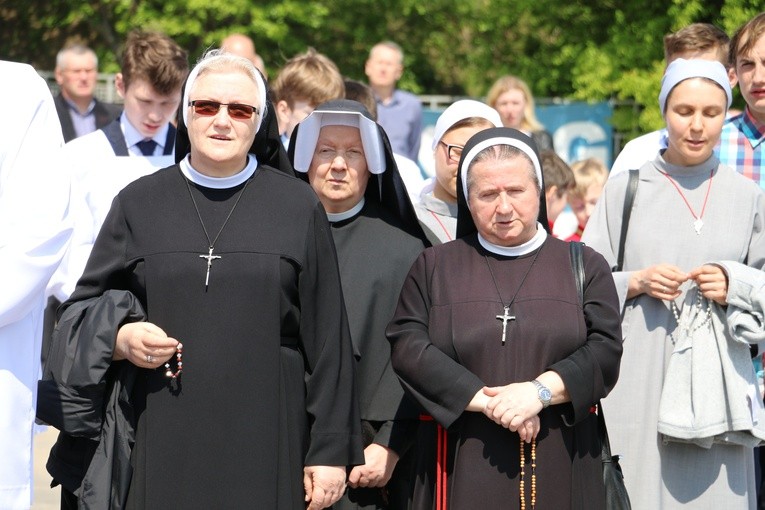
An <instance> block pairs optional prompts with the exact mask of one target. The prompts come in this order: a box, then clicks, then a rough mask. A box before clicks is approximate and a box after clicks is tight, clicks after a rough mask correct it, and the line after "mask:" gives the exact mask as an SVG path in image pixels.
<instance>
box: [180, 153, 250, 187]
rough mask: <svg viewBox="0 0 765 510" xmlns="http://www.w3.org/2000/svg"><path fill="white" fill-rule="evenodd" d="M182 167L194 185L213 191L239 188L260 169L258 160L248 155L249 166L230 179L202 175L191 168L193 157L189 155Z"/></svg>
mask: <svg viewBox="0 0 765 510" xmlns="http://www.w3.org/2000/svg"><path fill="white" fill-rule="evenodd" d="M178 166H180V167H181V172H182V173H183V175H184V176H186V178H187V179H188V180H190V181H191V182H193V183H194V184H198V185H199V186H202V187H205V188H213V189H228V188H234V187H236V186H239V185H240V184H242V183H244V182H245V181H246V180H247V179H249V178H250V177H252V175H253V174H254V173H255V170H256V169H257V168H258V160H257V159H256V158H255V156H254V155H253V154H248V155H247V166H245V167H244V169H242V170H241V171H240V172H237V173H235V174H234V175H230V176H228V177H210V176H209V175H205V174H202V173H200V172H198V171H197V170H194V167H193V166H191V155H190V154H187V155H186V157H185V158H183V160H182V161H181V162H180V163H179V164H178Z"/></svg>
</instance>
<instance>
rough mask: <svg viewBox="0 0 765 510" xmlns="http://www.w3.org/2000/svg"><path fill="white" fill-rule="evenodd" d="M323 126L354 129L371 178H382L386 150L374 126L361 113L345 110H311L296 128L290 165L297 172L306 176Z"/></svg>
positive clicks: (374, 124)
mask: <svg viewBox="0 0 765 510" xmlns="http://www.w3.org/2000/svg"><path fill="white" fill-rule="evenodd" d="M324 126H350V127H355V128H357V129H358V130H359V133H360V134H361V145H362V146H363V147H364V157H365V158H366V160H367V169H368V170H369V172H370V173H372V174H381V173H383V172H384V171H385V149H384V147H383V142H382V137H381V136H380V130H379V128H378V127H377V124H376V123H375V121H373V120H371V119H368V118H366V117H364V116H363V115H362V114H361V113H360V112H353V111H348V110H345V111H343V110H314V111H313V112H311V114H310V115H309V116H308V117H306V118H305V119H304V120H303V121H302V122H301V123H300V124H299V126H298V132H297V136H296V138H295V157H294V159H295V161H294V164H293V166H294V168H295V170H296V171H298V172H303V173H305V172H307V171H308V169H309V168H310V166H311V160H313V153H314V151H315V150H316V143H317V142H318V140H319V132H320V131H321V128H322V127H324Z"/></svg>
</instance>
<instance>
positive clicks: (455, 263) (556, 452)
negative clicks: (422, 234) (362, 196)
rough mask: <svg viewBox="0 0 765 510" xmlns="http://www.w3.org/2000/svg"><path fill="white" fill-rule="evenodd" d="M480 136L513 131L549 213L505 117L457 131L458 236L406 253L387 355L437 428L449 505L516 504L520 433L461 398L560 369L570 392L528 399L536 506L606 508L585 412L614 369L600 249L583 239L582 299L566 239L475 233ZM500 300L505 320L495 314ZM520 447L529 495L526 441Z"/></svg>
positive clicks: (426, 474) (426, 479)
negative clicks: (533, 409) (499, 245)
mask: <svg viewBox="0 0 765 510" xmlns="http://www.w3.org/2000/svg"><path fill="white" fill-rule="evenodd" d="M487 142H488V145H482V146H484V147H485V146H492V145H502V144H505V145H514V146H515V147H523V148H525V149H526V152H527V154H528V155H530V156H533V159H532V158H531V157H529V160H530V161H531V162H532V164H533V165H534V166H535V171H536V173H537V176H538V177H537V178H538V180H539V181H540V182H539V185H540V195H539V201H540V208H539V215H538V221H539V223H540V224H541V225H542V226H543V227H546V226H547V215H546V209H545V198H544V182H543V178H542V172H541V166H540V164H539V156H538V153H537V150H536V146H535V144H534V142H533V141H532V140H531V139H530V138H529V137H527V136H525V135H523V134H522V133H520V132H518V131H516V130H513V129H507V128H492V129H487V130H484V131H481V132H479V133H478V134H476V135H474V136H473V137H472V138H471V139H470V140H468V143H467V144H466V146H465V149H464V150H463V153H462V158H461V160H460V170H459V174H458V185H457V200H458V209H459V213H458V219H457V235H458V237H459V238H458V239H457V240H455V241H452V242H449V243H445V244H442V245H438V246H435V247H432V248H428V249H426V250H425V251H424V252H423V253H422V254H421V255H420V256H419V257H418V258H417V260H416V261H415V263H414V265H413V266H412V268H411V270H410V272H409V275H408V276H407V278H406V280H405V281H404V285H403V288H402V290H401V296H400V298H399V302H398V306H397V308H396V312H395V315H394V317H393V319H392V321H391V322H390V324H389V325H388V328H387V330H386V334H387V336H388V340H389V341H390V344H391V362H392V364H393V368H394V370H395V371H396V374H397V375H398V377H399V379H400V380H401V382H402V384H403V385H404V389H405V390H406V392H407V393H408V394H409V395H411V396H412V397H413V398H414V399H415V400H416V401H417V402H419V404H420V405H421V406H422V407H423V408H424V409H425V410H426V411H427V412H428V413H429V414H430V415H431V416H432V417H433V419H435V421H436V422H437V423H438V424H440V425H441V426H443V427H444V428H446V429H447V430H448V444H447V458H446V465H445V470H446V475H447V504H448V508H449V509H451V510H463V509H468V508H470V509H472V508H482V509H494V508H502V509H514V508H519V507H520V496H521V494H520V490H519V488H520V483H519V482H520V468H519V466H520V438H519V435H518V434H517V433H516V432H511V431H510V430H508V429H506V428H504V427H501V426H500V425H497V424H496V423H494V422H493V421H491V420H490V419H489V418H488V417H486V416H485V415H484V414H483V413H479V412H469V411H465V408H466V407H467V405H468V404H469V403H470V401H471V400H472V399H473V397H474V395H475V394H476V393H477V392H478V391H480V390H481V389H482V388H483V387H484V386H488V387H495V386H505V385H507V384H510V383H516V382H526V381H531V380H533V379H535V378H536V377H537V376H539V375H540V374H542V373H544V372H546V371H548V370H552V371H554V372H556V373H557V374H558V375H559V376H560V377H561V379H562V380H563V383H564V385H565V388H566V390H567V391H568V393H569V396H570V402H569V403H565V404H559V405H553V406H550V407H547V408H544V409H542V410H541V411H540V413H539V418H540V423H541V430H540V432H539V435H538V436H537V438H536V502H537V508H555V509H556V510H557V509H567V508H570V509H577V510H599V509H604V507H605V491H604V487H603V476H602V467H601V460H600V452H601V448H600V442H599V438H598V432H597V417H596V415H595V414H593V413H592V412H591V410H592V406H593V405H595V404H596V403H597V402H598V401H599V400H600V399H601V398H602V397H605V396H606V395H607V394H608V392H609V391H610V390H611V388H612V387H613V386H614V384H616V380H617V378H618V374H619V360H620V358H621V352H622V345H621V314H620V310H619V302H618V298H617V295H616V289H615V288H614V282H613V278H612V277H611V271H610V268H609V266H608V264H607V263H606V261H605V259H604V258H603V257H602V256H601V255H599V254H598V253H596V252H595V251H593V250H592V249H590V248H587V247H584V250H583V259H584V269H585V282H584V298H583V304H580V300H579V294H578V290H577V287H576V284H575V281H574V275H573V271H572V267H571V261H570V255H569V246H568V243H565V242H563V241H560V240H558V239H555V238H553V237H551V236H549V235H548V236H546V238H545V239H544V240H543V241H542V244H541V246H540V247H539V248H536V249H532V250H527V252H526V253H525V254H523V255H519V256H514V257H511V256H505V255H498V254H497V253H494V252H493V251H489V250H487V249H486V248H484V247H483V246H482V244H481V243H480V242H479V239H478V235H479V234H477V227H476V225H475V223H474V221H473V218H472V216H471V213H470V210H469V209H468V204H467V197H466V196H465V193H464V190H463V186H462V183H463V182H464V181H463V172H464V171H465V169H466V168H469V164H470V161H472V159H470V161H468V158H474V157H475V155H476V154H477V153H478V151H479V150H480V149H475V148H476V147H477V146H478V145H479V144H486V143H487ZM474 149H475V150H474ZM539 228H542V227H539ZM537 235H540V234H539V231H538V234H537ZM505 305H509V307H510V309H509V315H511V316H512V317H513V319H512V320H505V321H502V320H500V317H501V316H504V315H506V312H504V306H505ZM503 322H506V327H507V331H506V335H507V339H506V342H505V343H504V344H503V342H502V340H503ZM434 436H435V432H434V431H432V428H431V427H429V426H428V425H427V422H426V423H424V424H423V427H421V429H420V434H419V440H420V441H424V442H423V443H422V445H421V446H422V448H421V452H422V453H421V454H420V455H419V456H418V458H417V460H416V466H415V473H416V479H415V482H414V496H413V507H414V508H415V509H417V510H430V509H431V508H432V504H433V501H434V500H435V499H436V498H435V497H434V489H435V487H434V486H435V485H436V482H435V478H436V476H435V471H436V468H435V466H434V457H435V447H434V445H433V443H434V441H433V439H435V437H434ZM525 460H526V468H525V469H526V473H525V487H526V489H525V501H526V505H527V508H530V507H531V504H530V503H531V501H530V499H531V472H530V471H531V466H530V464H531V452H530V447H529V445H526V448H525Z"/></svg>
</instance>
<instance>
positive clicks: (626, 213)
mask: <svg viewBox="0 0 765 510" xmlns="http://www.w3.org/2000/svg"><path fill="white" fill-rule="evenodd" d="M639 172H640V171H639V170H630V179H629V181H628V182H627V192H626V194H625V195H624V209H622V230H621V235H620V236H619V254H618V255H617V258H616V269H615V270H616V271H621V270H622V264H623V263H624V244H625V243H626V242H627V227H629V225H630V216H631V215H632V204H633V203H634V202H635V193H637V187H638V177H639Z"/></svg>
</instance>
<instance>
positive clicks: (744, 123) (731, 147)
mask: <svg viewBox="0 0 765 510" xmlns="http://www.w3.org/2000/svg"><path fill="white" fill-rule="evenodd" d="M715 154H716V155H717V157H718V158H720V162H721V163H722V164H724V165H727V166H729V167H731V168H733V169H735V170H736V171H737V172H738V173H740V174H742V175H744V177H749V178H750V179H752V180H753V181H754V182H756V183H757V184H759V185H760V188H763V189H765V123H762V122H758V121H757V120H756V119H755V118H754V117H752V116H751V114H750V113H749V108H747V109H746V111H745V112H744V113H742V114H740V115H736V116H735V117H731V118H730V119H728V120H726V121H725V124H724V125H723V129H722V134H721V135H720V142H719V143H718V145H717V147H715Z"/></svg>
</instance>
